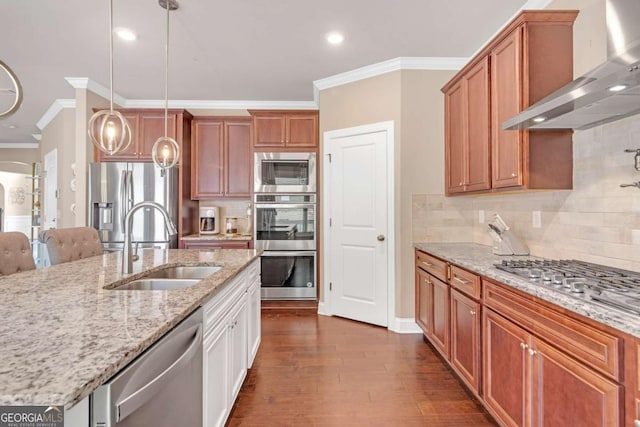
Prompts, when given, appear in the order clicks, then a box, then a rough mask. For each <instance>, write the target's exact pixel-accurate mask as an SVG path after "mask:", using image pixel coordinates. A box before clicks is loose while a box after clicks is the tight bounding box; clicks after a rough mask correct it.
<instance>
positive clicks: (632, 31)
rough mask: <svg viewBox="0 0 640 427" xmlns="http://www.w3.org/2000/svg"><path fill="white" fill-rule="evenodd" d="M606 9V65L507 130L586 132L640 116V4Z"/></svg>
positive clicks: (624, 0)
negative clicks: (576, 130) (632, 116)
mask: <svg viewBox="0 0 640 427" xmlns="http://www.w3.org/2000/svg"><path fill="white" fill-rule="evenodd" d="M605 5H606V15H607V16H606V18H607V19H606V21H607V62H605V63H604V64H601V65H599V66H598V67H596V68H595V69H593V70H591V71H589V72H588V73H586V74H585V75H583V76H581V77H578V78H577V79H575V80H574V81H572V82H571V83H569V84H567V85H566V86H563V87H562V88H560V89H558V90H557V91H555V92H553V93H552V94H551V95H549V96H547V97H546V98H544V99H542V100H540V101H539V102H537V103H535V104H534V105H532V106H531V107H529V108H527V109H526V110H524V111H523V112H521V113H519V114H517V115H515V116H514V117H512V118H510V119H509V120H506V121H505V122H504V123H503V124H502V127H503V129H588V128H590V127H593V126H597V125H601V124H603V123H607V122H611V121H614V120H619V119H622V118H624V117H628V116H631V115H634V114H638V113H640V26H639V25H638V21H640V2H639V1H638V0H606V2H605Z"/></svg>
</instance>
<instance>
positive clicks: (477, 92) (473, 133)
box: [445, 58, 491, 194]
mask: <svg viewBox="0 0 640 427" xmlns="http://www.w3.org/2000/svg"><path fill="white" fill-rule="evenodd" d="M445 110H446V114H445V117H446V126H445V158H446V168H445V171H446V179H445V182H446V192H447V194H453V193H462V192H466V191H477V190H486V189H489V188H490V187H491V180H490V173H489V143H490V139H489V60H488V58H485V59H483V60H482V61H480V62H479V63H478V64H477V65H475V66H474V67H473V68H471V69H470V70H469V71H468V73H467V74H465V75H464V76H463V77H462V78H461V79H460V80H459V81H457V82H456V84H454V85H453V86H452V87H451V88H450V89H449V90H448V92H446V93H445Z"/></svg>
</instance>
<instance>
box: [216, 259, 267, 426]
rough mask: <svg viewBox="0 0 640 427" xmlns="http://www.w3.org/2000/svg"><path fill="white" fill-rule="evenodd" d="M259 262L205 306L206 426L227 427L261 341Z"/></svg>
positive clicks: (253, 264)
mask: <svg viewBox="0 0 640 427" xmlns="http://www.w3.org/2000/svg"><path fill="white" fill-rule="evenodd" d="M259 270H260V264H259V261H254V262H253V263H252V264H251V265H249V267H247V269H245V271H243V272H242V273H241V274H240V275H239V276H238V277H236V278H235V279H233V280H232V282H231V283H229V284H228V285H227V286H226V287H225V288H224V289H223V290H222V291H221V292H220V294H218V295H216V296H214V297H213V298H212V299H211V300H210V301H208V302H207V303H206V304H205V305H204V306H203V308H204V313H205V314H204V343H203V351H204V357H203V363H204V366H203V408H204V419H203V426H205V427H211V426H224V425H225V422H226V420H227V417H228V416H229V414H230V413H231V408H232V407H233V403H234V401H235V400H236V398H237V397H238V393H239V392H240V388H241V387H242V383H243V381H244V379H245V377H246V375H247V369H248V368H249V366H250V364H251V362H252V361H253V356H255V352H256V351H257V344H256V342H257V343H258V344H259V342H260V329H259V323H258V328H257V329H256V318H259V317H260V301H259V300H258V302H257V304H256V303H255V300H254V299H253V298H252V296H253V294H254V293H255V292H254V291H255V287H256V284H257V286H258V291H257V294H258V295H259V294H260V290H259V286H260V282H259Z"/></svg>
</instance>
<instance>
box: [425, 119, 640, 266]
mask: <svg viewBox="0 0 640 427" xmlns="http://www.w3.org/2000/svg"><path fill="white" fill-rule="evenodd" d="M626 148H631V149H636V148H640V116H635V117H631V118H627V119H623V120H619V121H617V122H613V123H609V124H606V125H603V126H599V127H596V128H593V129H589V130H584V131H576V132H575V133H574V143H573V157H574V163H573V190H562V191H537V192H523V193H514V194H502V195H484V196H481V195H478V196H462V197H444V196H443V195H442V194H416V195H414V196H413V206H412V216H413V219H412V226H413V240H414V241H450V242H455V241H458V242H460V241H472V242H476V243H482V244H487V245H490V244H491V243H492V239H491V237H490V236H489V233H488V232H487V226H486V222H487V221H488V220H490V219H491V218H492V216H493V214H494V213H496V212H497V213H499V214H500V216H501V217H502V218H503V219H504V220H505V222H506V223H507V224H508V225H509V226H510V227H511V228H512V230H513V232H514V233H515V234H516V235H517V236H519V237H520V238H521V239H523V240H524V241H525V242H526V243H527V244H528V245H529V248H530V250H531V253H532V254H533V255H538V256H543V257H549V258H575V259H581V260H584V261H591V262H597V263H602V264H607V265H612V266H617V267H620V268H627V269H633V270H640V189H638V188H635V187H628V188H621V187H620V184H623V183H625V184H629V183H633V182H636V181H640V171H636V170H635V168H634V158H633V153H625V152H624V150H625V149H626ZM481 210H482V211H484V217H485V223H483V224H481V223H480V222H479V216H480V211H481ZM534 211H539V212H540V217H541V227H540V228H534V227H533V218H532V215H533V212H534Z"/></svg>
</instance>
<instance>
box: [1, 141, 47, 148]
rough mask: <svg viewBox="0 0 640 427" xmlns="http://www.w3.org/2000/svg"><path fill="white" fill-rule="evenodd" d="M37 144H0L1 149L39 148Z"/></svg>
mask: <svg viewBox="0 0 640 427" xmlns="http://www.w3.org/2000/svg"><path fill="white" fill-rule="evenodd" d="M38 147H40V145H39V144H38V143H37V142H0V149H1V148H38Z"/></svg>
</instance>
